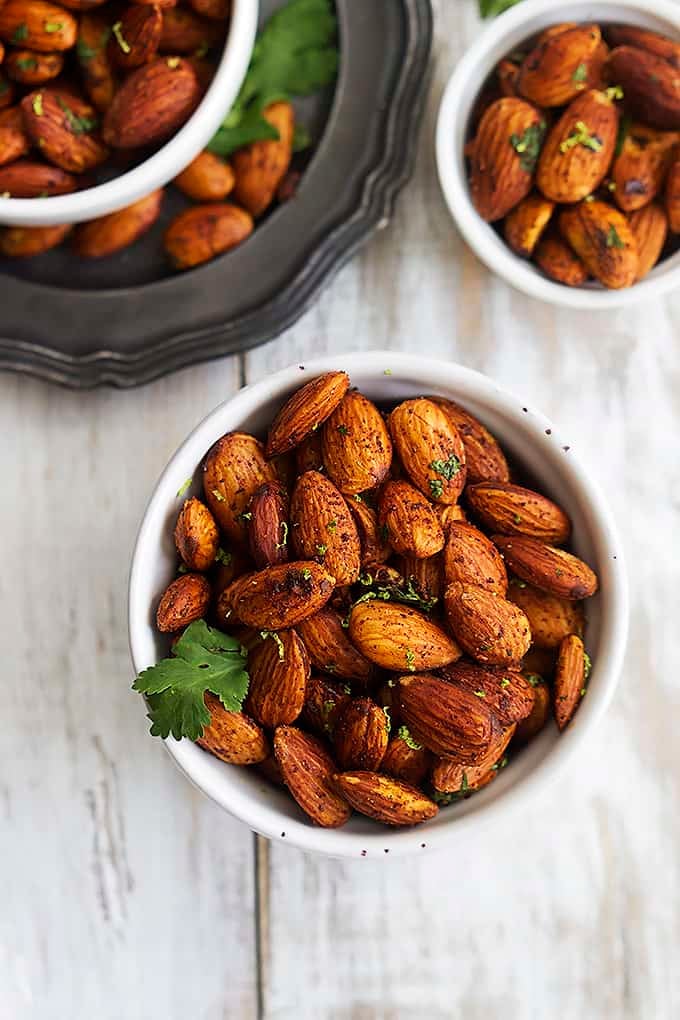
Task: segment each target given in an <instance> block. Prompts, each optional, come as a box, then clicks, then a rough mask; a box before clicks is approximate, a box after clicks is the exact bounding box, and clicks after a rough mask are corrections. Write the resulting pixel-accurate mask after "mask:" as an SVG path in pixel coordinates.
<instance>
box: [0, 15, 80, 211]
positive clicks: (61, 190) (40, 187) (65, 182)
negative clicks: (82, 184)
mask: <svg viewBox="0 0 680 1020" xmlns="http://www.w3.org/2000/svg"><path fill="white" fill-rule="evenodd" d="M0 10H1V8H0ZM77 188H78V181H77V179H76V178H75V177H74V176H73V174H69V173H67V172H66V171H65V170H62V169H61V168H60V167H58V166H46V164H45V163H37V162H34V161H33V160H30V159H17V160H15V161H14V162H13V163H10V164H9V165H8V166H3V167H0V195H2V197H3V198H46V197H48V196H49V195H67V194H69V193H70V192H71V191H76V190H77Z"/></svg>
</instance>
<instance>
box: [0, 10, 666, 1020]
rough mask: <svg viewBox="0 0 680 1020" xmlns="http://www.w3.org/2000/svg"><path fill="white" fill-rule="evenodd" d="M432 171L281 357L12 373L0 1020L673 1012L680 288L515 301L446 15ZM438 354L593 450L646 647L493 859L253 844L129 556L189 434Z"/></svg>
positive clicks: (464, 853) (638, 648)
mask: <svg viewBox="0 0 680 1020" xmlns="http://www.w3.org/2000/svg"><path fill="white" fill-rule="evenodd" d="M435 6H436V7H437V11H436V14H437V31H436V41H435V52H434V60H435V71H434V79H433V84H432V88H431V94H430V98H429V104H428V109H427V115H426V118H425V121H424V123H423V125H422V136H421V152H420V159H419V164H418V168H417V172H416V175H415V178H414V180H413V181H412V182H411V184H410V186H409V187H408V189H407V190H406V192H405V193H404V194H403V195H402V197H401V199H400V201H399V204H398V208H397V210H396V213H395V215H394V217H393V220H392V222H391V223H390V224H389V226H388V227H387V228H386V229H384V230H382V231H381V232H379V233H378V234H377V236H376V237H374V239H373V240H372V241H371V242H370V244H369V245H368V246H367V247H366V249H365V250H364V251H363V253H362V254H361V255H360V256H359V257H358V258H356V259H355V260H354V262H353V263H352V264H351V265H349V266H347V267H346V268H345V269H344V270H343V271H342V272H341V273H340V274H339V276H337V278H336V279H335V281H334V282H333V284H332V285H331V286H330V288H329V289H328V290H327V291H326V292H325V293H324V295H323V296H322V298H321V300H320V301H319V302H318V304H317V305H316V306H315V307H314V308H313V309H312V310H311V311H310V312H309V313H308V314H307V315H306V316H305V317H304V318H303V319H302V320H301V321H300V322H299V323H298V324H297V325H296V326H294V327H293V328H292V329H290V330H289V331H288V332H287V333H285V334H284V335H283V336H281V337H280V338H279V339H278V340H276V341H274V342H272V343H269V344H267V345H266V346H265V347H262V348H260V349H259V350H256V351H253V352H252V353H250V354H248V355H246V356H245V357H233V358H226V359H224V360H222V361H218V362H216V363H213V364H209V365H201V366H198V367H196V368H192V369H188V370H186V371H183V372H180V373H179V374H177V375H174V376H172V377H170V378H167V379H163V380H161V381H159V382H157V383H154V384H153V385H150V386H147V387H145V388H143V389H140V390H135V391H131V392H116V391H112V390H106V389H104V390H98V391H96V392H92V393H70V392H68V391H65V390H62V389H57V388H54V387H51V386H48V385H44V384H42V383H39V382H35V381H32V380H30V379H28V378H22V377H19V376H10V375H5V376H2V377H0V434H1V435H2V437H3V438H2V443H1V445H0V467H1V472H0V476H1V477H2V483H3V496H2V499H1V500H0V534H2V538H3V540H2V569H1V570H0V619H1V620H2V628H1V632H2V636H3V640H2V645H3V653H4V654H3V659H4V661H3V669H2V676H1V678H0V819H1V828H0V904H1V906H0V1018H1V1020H80V1018H83V1020H85V1018H87V1020H156V1018H161V1017H162V1018H164V1020H185V1018H187V1017H191V1018H192V1020H218V1018H228V1020H255V1018H266V1020H402V1018H403V1020H407V1018H408V1020H440V1018H441V1020H443V1018H458V1017H460V1018H464V1020H497V1018H498V1020H501V1018H503V1020H505V1018H511V1020H552V1018H553V1017H557V1016H559V1017H563V1018H565V1020H572V1018H574V1020H577V1018H578V1020H584V1018H587V1020H590V1018H598V1020H599V1018H602V1020H619V1018H625V1020H677V1018H678V1017H679V1016H680V869H679V864H680V740H679V739H678V719H679V718H680V716H679V713H680V685H679V682H678V676H679V675H680V642H679V641H678V611H679V610H680V599H679V597H678V591H679V589H680V567H679V563H680V557H679V554H678V525H679V524H680V457H679V456H678V448H679V447H678V442H679V441H678V436H679V434H680V357H679V353H678V340H677V337H678V333H679V327H680V295H677V296H676V297H671V298H669V299H667V300H665V301H663V302H656V303H651V304H647V305H642V306H639V307H637V308H635V309H634V310H631V311H628V310H627V311H623V312H620V313H615V312H609V313H606V314H590V313H577V312H568V311H560V310H556V309H552V308H550V307H548V306H543V305H541V304H538V303H536V302H532V301H530V300H528V299H527V298H525V297H523V296H522V295H520V294H519V293H516V292H514V291H513V290H511V289H509V288H508V287H507V286H506V285H505V284H503V283H502V282H500V281H498V280H497V279H494V278H493V277H491V276H490V274H489V273H488V272H487V271H486V270H485V269H484V267H483V266H482V265H481V264H480V263H479V262H478V261H477V260H476V259H475V258H474V257H473V256H472V255H471V254H470V252H469V251H467V250H466V248H465V246H464V245H463V243H462V242H461V240H460V238H459V237H458V236H457V234H456V232H455V230H454V229H453V227H452V224H451V221H450V219H449V217H448V215H447V213H446V211H445V208H444V205H443V201H442V199H441V196H440V193H439V189H438V185H437V181H436V176H435V172H434V165H433V155H432V138H433V129H434V122H435V113H436V109H437V103H438V99H439V96H440V94H441V91H442V88H443V85H444V82H445V80H446V78H447V76H448V74H449V72H450V70H451V69H452V67H453V65H454V63H455V61H456V59H457V58H458V57H459V55H460V54H461V53H462V52H463V50H464V48H465V45H466V42H467V41H469V40H471V39H472V38H474V36H475V34H476V33H477V32H478V31H479V21H478V19H477V16H476V4H475V3H474V2H473V0H439V3H438V4H436V5H435ZM370 348H391V349H394V350H415V351H423V352H426V353H427V354H428V355H432V356H440V357H442V358H445V359H447V360H453V361H460V362H461V363H463V364H465V365H468V366H471V367H473V368H476V369H480V370H481V371H483V372H487V373H489V374H490V375H492V376H494V377H496V378H497V379H498V380H499V381H500V382H501V383H503V384H505V385H507V386H509V387H511V388H513V389H514V390H515V391H516V392H517V393H519V394H522V395H526V398H527V400H529V401H531V402H532V403H533V404H535V405H536V406H538V407H541V408H542V409H543V410H544V411H545V412H546V413H547V414H548V415H549V416H551V417H552V418H554V419H555V420H556V421H557V422H559V423H560V425H561V426H562V427H563V428H564V430H565V431H566V432H568V433H569V434H571V436H573V441H574V445H576V446H578V447H579V448H580V450H581V453H582V455H583V457H584V458H585V460H586V461H587V462H588V463H589V465H590V467H591V468H592V470H593V471H594V472H595V473H596V474H597V475H598V476H599V478H600V479H601V481H602V483H603V484H604V487H605V489H606V490H607V491H608V493H609V496H610V498H611V502H612V505H613V508H614V511H615V514H616V516H617V518H618V523H619V525H620V528H621V529H622V532H623V536H624V539H625V544H626V547H627V550H628V562H629V570H630V578H631V588H632V607H633V610H632V627H631V638H630V646H629V649H628V656H627V660H626V666H625V671H624V675H623V677H622V682H621V686H620V689H619V692H618V695H617V697H616V699H615V701H614V704H613V706H612V708H611V710H610V713H609V715H608V717H607V719H606V721H605V723H604V724H603V725H602V727H601V728H600V730H599V731H598V733H597V734H596V736H595V737H594V739H593V740H592V741H591V743H590V745H589V747H588V748H587V749H586V750H584V752H583V754H582V755H581V756H580V758H579V760H578V761H577V762H576V763H575V764H573V765H572V767H571V769H570V771H569V772H568V774H567V775H565V776H564V777H563V778H561V779H560V780H559V782H558V783H557V785H555V786H554V787H553V788H552V789H550V791H549V792H548V793H547V794H546V795H544V796H543V797H542V799H541V800H536V801H535V802H533V803H532V804H531V806H530V807H529V808H527V809H525V810H524V812H523V813H522V814H521V815H520V816H517V817H512V818H511V819H509V820H507V821H506V822H504V823H502V824H500V825H497V826H496V827H494V828H493V829H492V830H489V831H488V832H487V833H484V834H483V835H482V836H481V837H480V839H479V841H478V842H476V843H472V844H467V845H466V846H465V848H461V849H456V850H451V851H450V852H448V853H439V854H432V855H430V856H427V857H425V858H417V859H413V860H412V861H410V860H403V861H397V860H395V861H389V860H385V861H382V860H381V861H378V862H374V861H365V862H355V861H351V862H347V863H343V862H334V861H328V860H320V859H315V858H313V857H308V856H305V855H303V854H302V853H299V852H297V851H295V850H293V849H291V848H289V847H285V846H281V845H278V844H277V845H269V844H267V843H266V842H265V841H261V840H257V839H256V838H255V837H254V836H253V835H252V834H251V833H250V832H249V831H248V830H247V829H246V828H245V827H244V826H243V825H241V824H240V823H238V822H236V821H234V820H232V819H231V818H230V817H229V816H228V815H226V814H224V813H222V812H221V811H220V810H219V809H218V808H217V807H216V806H214V805H213V804H212V803H210V802H208V801H207V800H206V799H205V798H204V797H203V796H202V795H200V794H199V793H198V792H197V791H195V790H194V789H193V788H192V787H191V786H190V785H189V783H188V782H186V781H185V780H184V779H183V778H182V777H181V776H180V775H179V774H178V772H177V771H176V770H175V768H174V766H173V764H172V762H171V760H170V758H169V757H168V756H167V755H166V754H165V753H163V751H162V748H161V746H160V744H159V743H158V742H157V741H154V740H152V739H150V738H149V737H148V736H147V721H146V719H145V717H144V712H143V711H142V707H141V704H140V701H139V699H138V697H137V696H136V695H133V694H132V693H131V692H130V690H129V684H130V681H131V667H130V663H129V658H128V649H127V637H126V580H127V571H128V562H129V556H130V551H131V547H132V543H133V540H134V536H135V532H136V529H137V526H138V523H139V520H140V515H141V513H142V510H143V508H144V505H145V502H146V500H147V497H148V495H149V491H150V487H151V485H152V483H153V482H154V480H155V479H156V477H157V476H158V474H159V472H160V470H161V468H162V467H163V465H164V464H165V462H166V460H167V458H168V457H169V456H170V454H171V453H172V452H173V450H174V449H175V447H176V446H177V444H178V443H179V442H180V440H181V439H182V438H183V437H184V436H185V434H186V433H187V432H188V431H189V430H190V429H191V428H192V427H193V426H194V424H195V423H196V422H197V421H198V420H199V419H200V418H202V417H203V416H204V415H205V414H206V412H207V411H209V410H210V409H211V408H212V407H213V406H214V405H215V404H216V403H218V402H219V401H221V400H223V399H225V398H226V397H228V396H229V395H230V394H232V393H234V392H235V391H236V389H237V388H238V387H239V386H240V385H242V384H243V383H244V382H250V381H252V380H256V379H259V378H261V377H263V376H264V375H266V374H267V373H268V372H271V371H272V370H274V369H277V368H280V367H283V366H285V365H287V364H289V363H291V362H296V361H304V359H305V358H309V357H311V356H312V355H314V354H320V353H330V352H333V353H337V354H338V355H341V354H342V352H344V351H351V350H357V349H370Z"/></svg>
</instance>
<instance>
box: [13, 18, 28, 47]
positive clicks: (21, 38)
mask: <svg viewBox="0 0 680 1020" xmlns="http://www.w3.org/2000/svg"><path fill="white" fill-rule="evenodd" d="M26 39H28V25H27V24H26V22H25V21H22V22H21V24H19V25H17V27H16V28H15V29H14V32H13V33H12V39H11V42H13V43H20V42H25V40H26Z"/></svg>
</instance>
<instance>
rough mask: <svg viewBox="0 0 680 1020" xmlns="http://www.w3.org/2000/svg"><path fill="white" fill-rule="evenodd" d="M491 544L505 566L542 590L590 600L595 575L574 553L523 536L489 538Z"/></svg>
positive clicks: (494, 536) (560, 596)
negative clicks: (499, 554) (497, 551)
mask: <svg viewBox="0 0 680 1020" xmlns="http://www.w3.org/2000/svg"><path fill="white" fill-rule="evenodd" d="M492 541H493V542H494V544H495V546H496V547H497V548H498V549H499V550H500V552H501V554H502V556H503V559H504V560H505V563H506V566H508V567H509V568H510V570H512V571H513V573H515V574H517V576H518V577H520V578H521V579H522V580H523V581H527V582H528V583H529V584H533V585H534V587H536V588H540V589H541V591H547V592H549V593H550V594H551V595H557V596H558V598H563V599H572V600H576V601H578V600H579V599H587V598H590V596H591V595H594V594H595V592H596V591H597V577H596V575H595V574H594V572H593V571H592V570H591V569H590V567H589V566H588V564H587V563H584V562H583V560H580V559H579V558H578V556H574V554H573V553H568V552H565V550H564V549H556V548H555V547H554V546H551V545H545V543H543V542H539V541H538V539H535V538H528V537H526V536H524V535H519V536H517V537H510V536H507V535H492Z"/></svg>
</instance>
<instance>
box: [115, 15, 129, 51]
mask: <svg viewBox="0 0 680 1020" xmlns="http://www.w3.org/2000/svg"><path fill="white" fill-rule="evenodd" d="M111 31H112V32H113V35H114V38H115V40H116V42H117V43H118V45H119V46H120V48H121V50H122V51H123V53H129V52H130V50H131V49H132V47H131V46H130V43H129V42H128V41H127V39H126V38H125V36H124V35H123V22H122V21H116V22H115V24H114V25H113V26H112V28H111Z"/></svg>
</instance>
